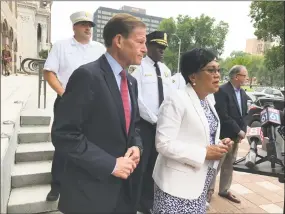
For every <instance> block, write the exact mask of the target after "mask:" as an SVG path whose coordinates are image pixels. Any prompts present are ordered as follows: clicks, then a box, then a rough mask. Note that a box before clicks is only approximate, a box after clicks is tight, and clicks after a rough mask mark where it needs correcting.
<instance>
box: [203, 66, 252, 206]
mask: <svg viewBox="0 0 285 214" xmlns="http://www.w3.org/2000/svg"><path fill="white" fill-rule="evenodd" d="M229 78H230V80H229V82H227V83H225V84H224V85H222V86H220V90H219V91H218V92H217V93H215V94H214V96H215V100H216V105H215V108H216V111H217V113H218V115H219V117H220V121H221V134H220V139H223V138H231V139H232V140H233V141H234V145H233V146H232V150H230V151H229V152H228V153H227V154H226V155H225V157H224V158H223V159H222V160H221V162H220V166H219V168H218V171H219V169H221V174H220V185H219V195H220V196H221V197H224V198H227V199H228V200H230V201H233V202H235V203H240V202H241V201H240V200H239V199H238V198H237V197H236V196H235V195H233V194H232V193H231V192H230V191H229V189H230V187H231V183H232V175H233V163H234V161H235V160H236V157H237V151H238V144H239V143H240V142H241V140H242V139H244V138H245V133H246V127H247V126H246V123H245V120H244V118H245V116H246V114H247V95H246V93H245V91H244V90H243V89H242V88H241V86H242V85H244V84H245V82H246V80H247V69H246V67H245V66H242V65H235V66H233V67H232V68H231V69H230V71H229ZM218 171H217V172H218ZM214 187H215V178H214V179H213V181H212V184H211V186H210V188H209V191H208V200H207V201H208V202H210V200H211V196H212V194H213V193H214Z"/></svg>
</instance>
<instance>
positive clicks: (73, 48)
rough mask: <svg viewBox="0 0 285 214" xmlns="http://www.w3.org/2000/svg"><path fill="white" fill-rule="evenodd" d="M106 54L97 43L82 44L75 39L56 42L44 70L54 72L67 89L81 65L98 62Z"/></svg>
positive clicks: (102, 47) (103, 47)
mask: <svg viewBox="0 0 285 214" xmlns="http://www.w3.org/2000/svg"><path fill="white" fill-rule="evenodd" d="M105 52H106V48H105V46H104V45H102V44H101V43H99V42H96V41H90V42H89V43H88V44H81V43H79V42H77V41H76V40H75V38H74V37H72V38H70V39H66V40H61V41H58V42H56V43H55V44H54V45H53V47H52V49H51V51H50V52H49V55H48V58H47V60H46V62H45V65H44V70H47V71H52V72H54V73H55V74H56V75H57V78H58V80H59V82H60V83H61V85H62V87H63V88H64V89H65V87H66V84H67V82H68V80H69V77H70V76H71V74H72V73H73V71H75V70H76V69H77V68H78V67H79V66H81V65H84V64H87V63H89V62H92V61H95V60H97V59H98V58H99V57H100V56H102V55H103V54H104V53H105Z"/></svg>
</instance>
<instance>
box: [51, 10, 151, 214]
mask: <svg viewBox="0 0 285 214" xmlns="http://www.w3.org/2000/svg"><path fill="white" fill-rule="evenodd" d="M103 38H104V41H105V46H106V48H107V52H106V53H105V54H104V55H102V56H101V57H100V58H99V59H98V60H96V61H94V62H91V63H88V64H85V65H82V66H80V67H79V68H78V69H76V70H75V71H74V72H73V74H72V75H71V77H70V79H69V81H68V83H67V86H66V90H65V93H64V94H63V96H62V99H61V100H60V102H59V104H58V107H57V109H56V112H55V115H56V117H55V120H54V123H53V127H52V139H53V142H54V144H55V147H56V149H58V150H59V151H61V152H63V153H64V154H65V155H66V160H67V161H66V164H65V168H64V172H63V176H62V184H61V189H60V193H61V195H60V199H59V210H60V211H61V212H63V213H67V214H69V213H98V214H99V213H134V207H133V201H132V198H131V195H132V188H131V181H130V175H131V173H132V172H133V171H134V169H135V168H136V166H137V164H138V163H139V160H140V156H141V153H142V142H141V138H140V135H139V129H138V127H137V122H138V121H139V111H138V104H137V96H138V89H137V82H136V80H135V78H133V77H132V76H130V75H128V74H127V72H126V68H127V67H128V66H129V65H139V64H140V63H141V60H142V58H143V55H144V54H145V53H146V46H145V42H146V26H145V24H144V23H143V22H141V21H140V20H139V19H137V18H135V17H133V16H131V15H128V14H117V15H115V16H114V17H113V18H112V19H111V20H110V21H109V22H108V23H107V24H106V25H105V27H104V32H103Z"/></svg>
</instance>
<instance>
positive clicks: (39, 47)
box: [37, 24, 42, 57]
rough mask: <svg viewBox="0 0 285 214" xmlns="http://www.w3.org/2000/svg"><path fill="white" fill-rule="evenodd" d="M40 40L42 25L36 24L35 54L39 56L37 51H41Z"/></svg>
mask: <svg viewBox="0 0 285 214" xmlns="http://www.w3.org/2000/svg"><path fill="white" fill-rule="evenodd" d="M41 40H42V26H41V24H38V28H37V56H38V57H39V52H40V51H41Z"/></svg>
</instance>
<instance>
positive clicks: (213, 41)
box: [159, 14, 229, 71]
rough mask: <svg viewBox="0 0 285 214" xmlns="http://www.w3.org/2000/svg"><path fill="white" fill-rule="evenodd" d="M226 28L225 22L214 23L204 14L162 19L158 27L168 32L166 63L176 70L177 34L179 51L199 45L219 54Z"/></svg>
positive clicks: (222, 48) (226, 31) (213, 20)
mask: <svg viewBox="0 0 285 214" xmlns="http://www.w3.org/2000/svg"><path fill="white" fill-rule="evenodd" d="M228 28H229V25H228V24H227V23H225V22H223V21H220V22H219V23H216V22H215V19H214V18H211V17H209V16H206V15H204V14H202V15H201V16H200V17H196V18H191V17H189V16H187V15H186V16H183V15H178V17H177V18H176V19H174V18H169V19H164V20H163V21H162V22H161V23H160V26H159V29H160V30H162V31H165V32H166V33H167V34H168V43H169V48H168V49H167V50H166V53H165V57H164V58H165V62H166V64H167V65H168V67H169V68H170V70H172V71H173V70H175V71H176V67H177V63H178V48H179V45H178V42H179V40H178V38H177V36H178V37H179V38H180V39H181V53H183V52H186V51H188V50H191V49H193V48H195V47H201V48H208V49H211V50H213V51H214V52H215V53H217V55H218V56H220V55H221V54H222V53H223V50H224V42H225V38H226V35H227V33H228ZM173 34H176V35H177V36H175V35H173Z"/></svg>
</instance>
